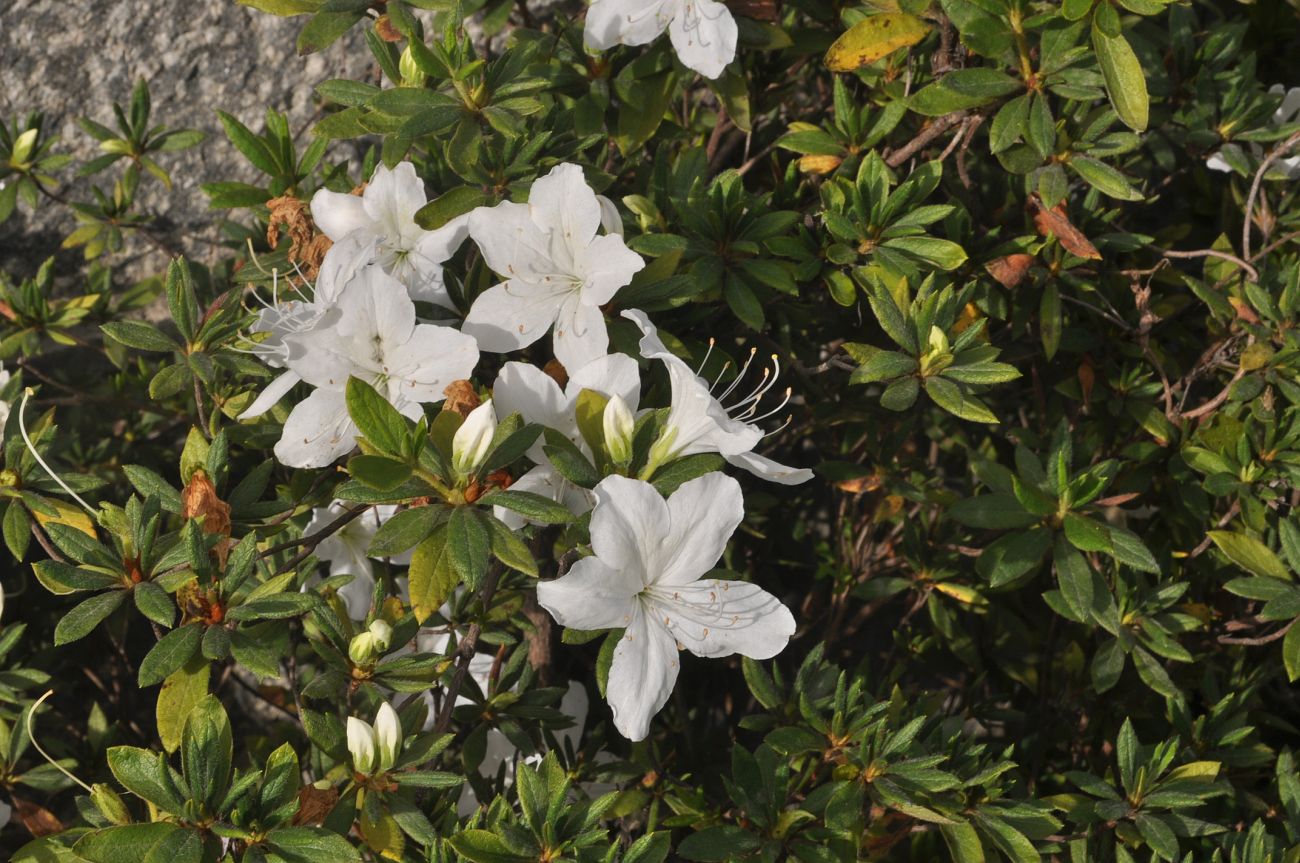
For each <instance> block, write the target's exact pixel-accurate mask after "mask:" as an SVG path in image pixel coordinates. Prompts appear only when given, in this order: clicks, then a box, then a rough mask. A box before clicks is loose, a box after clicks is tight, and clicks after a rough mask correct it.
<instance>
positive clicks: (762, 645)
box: [646, 579, 795, 659]
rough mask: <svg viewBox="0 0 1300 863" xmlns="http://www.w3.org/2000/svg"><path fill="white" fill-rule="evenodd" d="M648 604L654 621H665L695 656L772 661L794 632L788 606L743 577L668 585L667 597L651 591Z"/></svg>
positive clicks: (648, 611)
mask: <svg viewBox="0 0 1300 863" xmlns="http://www.w3.org/2000/svg"><path fill="white" fill-rule="evenodd" d="M649 605H650V606H651V608H653V610H654V613H655V614H657V615H658V616H659V622H661V623H663V622H664V621H665V620H666V621H667V623H666V626H667V628H668V629H669V630H670V631H671V632H672V635H673V637H674V638H676V639H677V641H678V642H679V643H681V645H682V646H683V647H685V648H686V649H687V650H689V651H690V652H691V653H694V654H695V655H696V656H704V657H718V656H730V655H731V654H733V653H739V654H741V655H742V656H748V657H750V658H751V659H771V658H772V657H773V656H776V655H777V654H778V653H780V652H781V651H782V650H784V649H785V646H786V644H787V643H788V642H789V641H790V636H792V635H794V630H795V625H794V615H792V614H791V613H790V609H788V608H786V607H785V606H784V605H782V604H781V601H780V600H779V599H777V598H776V597H775V596H773V595H772V594H770V593H768V592H767V591H766V590H763V588H761V587H759V586H758V585H756V584H750V583H749V582H746V581H727V580H723V579H708V580H706V581H697V582H695V583H694V584H686V585H681V586H679V587H675V588H673V592H672V594H671V596H663V595H661V594H656V595H655V597H654V599H653V600H652V601H651V603H649ZM650 613H651V611H650V610H649V609H648V610H647V611H646V614H647V615H648V614H650Z"/></svg>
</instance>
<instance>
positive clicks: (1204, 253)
mask: <svg viewBox="0 0 1300 863" xmlns="http://www.w3.org/2000/svg"><path fill="white" fill-rule="evenodd" d="M1160 254H1162V255H1164V256H1165V257H1166V258H1219V259H1220V260H1224V261H1229V262H1231V263H1234V264H1236V265H1237V266H1238V267H1241V268H1242V269H1243V270H1245V271H1246V272H1247V273H1248V274H1250V280H1251V281H1252V282H1258V281H1259V272H1258V271H1257V270H1256V269H1255V268H1254V267H1252V266H1251V265H1250V264H1248V263H1246V262H1245V261H1243V260H1242V259H1241V258H1239V257H1237V256H1236V255H1234V254H1231V253H1230V252H1220V251H1219V250H1218V249H1197V250H1195V251H1192V252H1176V251H1174V250H1173V249H1161V250H1160Z"/></svg>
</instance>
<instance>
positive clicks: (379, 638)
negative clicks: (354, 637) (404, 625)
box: [368, 617, 393, 653]
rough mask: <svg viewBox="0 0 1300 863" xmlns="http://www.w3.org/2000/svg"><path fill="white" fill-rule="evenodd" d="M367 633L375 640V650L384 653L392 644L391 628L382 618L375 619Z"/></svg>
mask: <svg viewBox="0 0 1300 863" xmlns="http://www.w3.org/2000/svg"><path fill="white" fill-rule="evenodd" d="M368 631H369V633H370V635H371V637H372V638H374V640H375V650H377V651H378V652H379V653H384V652H386V651H387V650H388V647H389V645H391V644H392V643H393V628H392V627H391V626H389V625H388V621H386V620H384V619H383V618H382V617H380V618H376V619H375V621H374V622H373V623H371V624H370V628H369V630H368Z"/></svg>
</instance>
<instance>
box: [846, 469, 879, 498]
mask: <svg viewBox="0 0 1300 863" xmlns="http://www.w3.org/2000/svg"><path fill="white" fill-rule="evenodd" d="M880 485H881V482H880V476H879V475H878V474H874V473H872V474H867V475H866V476H855V477H853V478H852V479H842V480H840V481H839V482H837V483H835V487H836V488H838V489H839V490H840V491H847V492H848V493H849V494H862V493H863V492H868V491H876V490H877V489H879V488H880Z"/></svg>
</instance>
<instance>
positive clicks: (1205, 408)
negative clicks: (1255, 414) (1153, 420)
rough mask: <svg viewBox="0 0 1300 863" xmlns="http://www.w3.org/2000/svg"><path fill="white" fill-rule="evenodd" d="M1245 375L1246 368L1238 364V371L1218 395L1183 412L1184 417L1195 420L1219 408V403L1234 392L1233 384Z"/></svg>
mask: <svg viewBox="0 0 1300 863" xmlns="http://www.w3.org/2000/svg"><path fill="white" fill-rule="evenodd" d="M1245 376H1246V370H1245V369H1244V368H1241V367H1240V366H1238V368H1237V373H1236V374H1235V375H1233V376H1232V380H1230V381H1228V385H1227V386H1225V387H1224V388H1223V390H1222V391H1221V392H1220V393H1219V394H1218V395H1217V396H1215V397H1214V398H1212V399H1210V400H1209V401H1208V402H1206V403H1205V404H1203V405H1201V406H1200V407H1198V408H1192V409H1191V410H1189V411H1186V412H1185V413H1183V415H1182V417H1183V419H1187V420H1194V419H1196V418H1197V417H1202V416H1205V415H1206V414H1208V413H1210V412H1211V411H1214V410H1215V409H1217V408H1218V407H1219V405H1221V404H1223V403H1224V402H1225V401H1227V400H1228V394H1229V393H1231V392H1232V387H1233V385H1234V384H1236V383H1237V381H1239V380H1241V379H1242V378H1244V377H1245Z"/></svg>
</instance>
